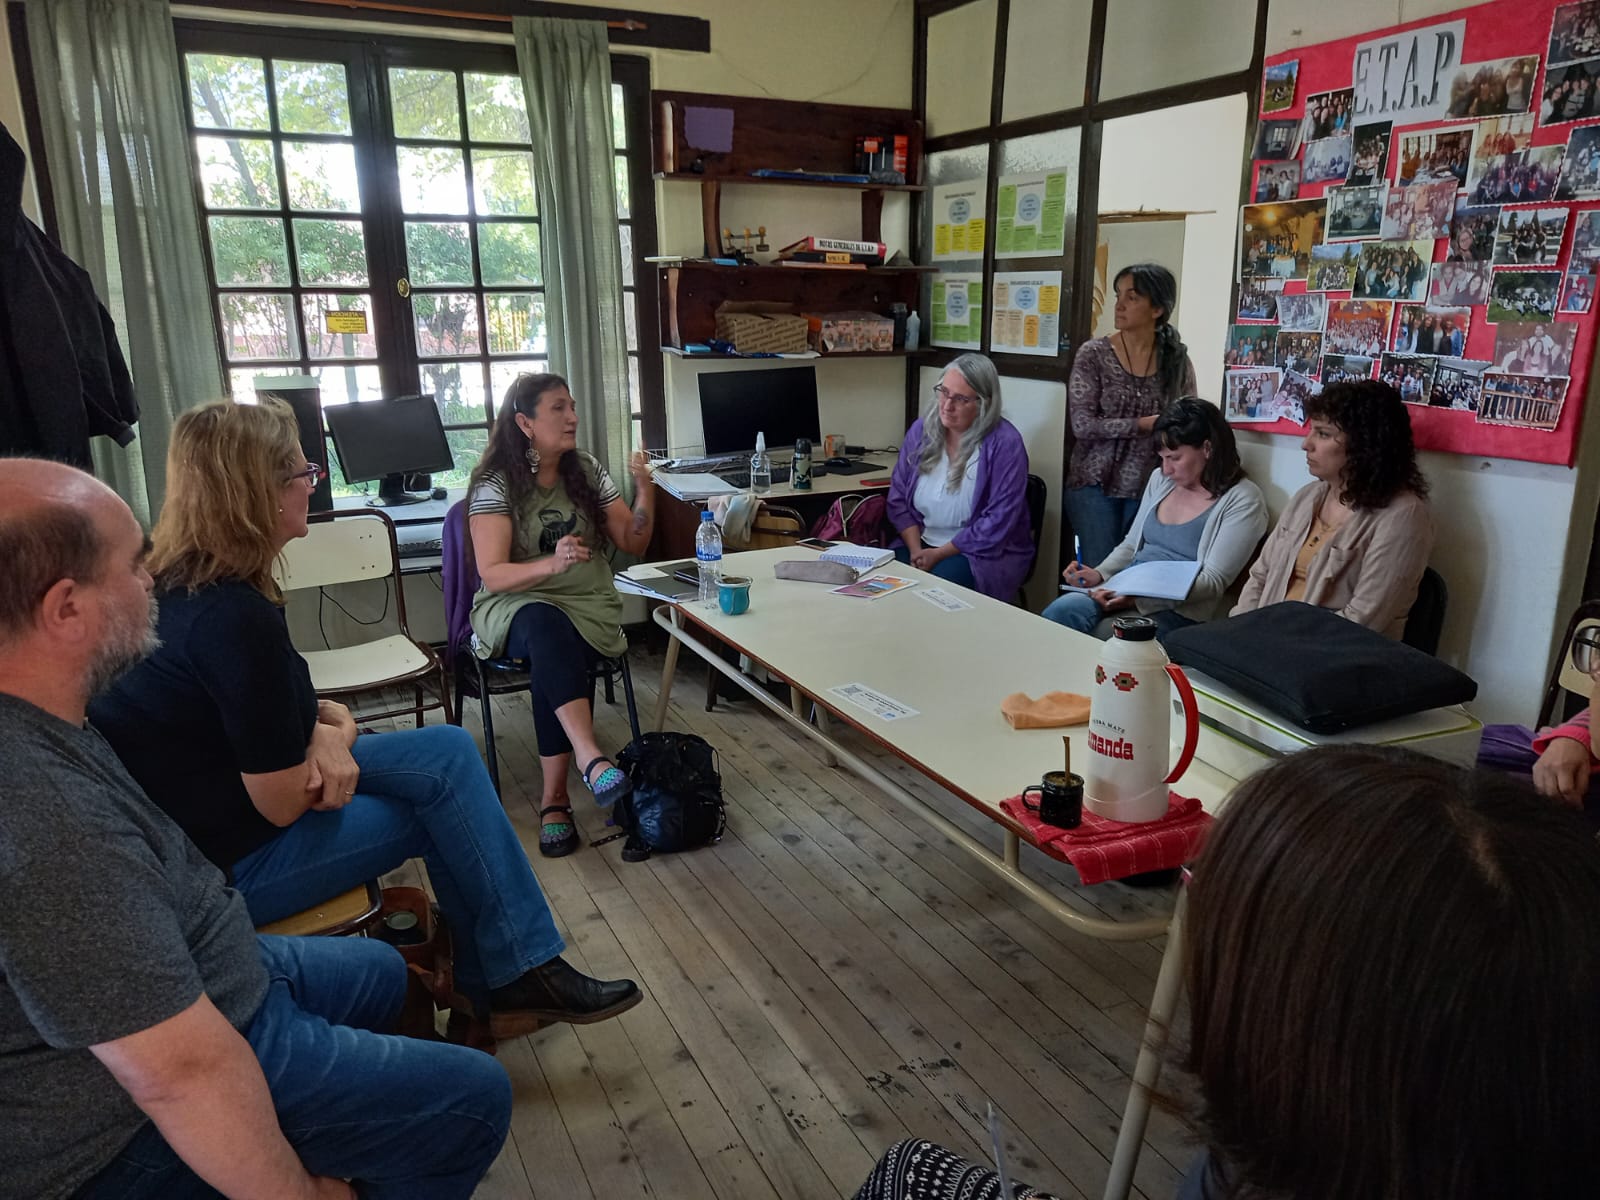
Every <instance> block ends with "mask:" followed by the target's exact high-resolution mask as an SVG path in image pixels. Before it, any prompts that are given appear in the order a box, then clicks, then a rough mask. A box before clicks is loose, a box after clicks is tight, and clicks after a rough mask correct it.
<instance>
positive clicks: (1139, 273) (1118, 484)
mask: <svg viewBox="0 0 1600 1200" xmlns="http://www.w3.org/2000/svg"><path fill="white" fill-rule="evenodd" d="M1114 286H1115V288H1116V293H1117V301H1116V323H1117V330H1116V332H1115V333H1113V334H1112V335H1111V336H1110V337H1105V338H1095V339H1094V340H1093V341H1091V342H1088V343H1086V344H1085V345H1084V346H1083V348H1082V349H1081V350H1079V351H1078V357H1077V360H1076V361H1075V362H1074V363H1073V364H1072V378H1071V380H1070V381H1069V382H1068V384H1067V412H1068V418H1069V419H1070V420H1071V422H1072V436H1073V437H1074V438H1075V439H1076V444H1075V445H1074V446H1073V448H1072V461H1071V463H1070V465H1069V466H1068V468H1067V519H1068V520H1070V521H1071V522H1072V529H1073V532H1074V533H1076V534H1077V536H1078V540H1079V544H1080V553H1081V556H1082V560H1083V563H1084V564H1085V565H1087V566H1095V565H1097V564H1099V563H1100V562H1102V561H1104V560H1105V559H1106V558H1107V557H1108V556H1109V555H1110V553H1111V552H1112V551H1113V550H1115V549H1116V548H1117V546H1118V545H1119V544H1120V543H1121V541H1122V539H1123V538H1124V537H1125V536H1126V535H1127V532H1128V529H1129V528H1130V527H1131V526H1132V524H1133V518H1134V514H1135V513H1137V512H1138V511H1139V498H1140V496H1141V495H1143V493H1144V486H1145V482H1146V481H1147V480H1148V479H1149V478H1150V472H1151V471H1153V470H1154V469H1155V467H1156V442H1155V438H1154V436H1153V435H1152V431H1153V430H1154V429H1155V424H1156V417H1158V416H1159V415H1160V414H1161V412H1162V410H1163V409H1164V408H1165V407H1166V406H1167V405H1168V404H1170V403H1171V402H1172V401H1174V400H1176V399H1178V398H1179V397H1180V396H1192V395H1193V394H1194V392H1195V378H1194V364H1192V363H1191V362H1190V361H1189V352H1188V350H1187V349H1186V348H1185V347H1184V344H1183V339H1182V338H1180V337H1179V336H1178V331H1177V329H1175V328H1174V327H1173V325H1172V323H1171V320H1170V318H1171V316H1172V309H1173V307H1174V306H1175V305H1176V304H1177V302H1178V281H1177V280H1176V279H1174V278H1173V277H1172V272H1171V271H1169V270H1167V269H1166V268H1165V267H1163V266H1159V265H1157V264H1155V263H1140V264H1138V265H1137V266H1131V267H1124V268H1123V269H1122V270H1121V271H1120V272H1118V274H1117V277H1116V280H1115V281H1114Z"/></svg>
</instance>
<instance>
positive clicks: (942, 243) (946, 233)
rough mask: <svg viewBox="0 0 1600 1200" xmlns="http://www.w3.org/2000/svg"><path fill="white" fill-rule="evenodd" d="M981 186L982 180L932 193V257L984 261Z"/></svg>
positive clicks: (937, 188)
mask: <svg viewBox="0 0 1600 1200" xmlns="http://www.w3.org/2000/svg"><path fill="white" fill-rule="evenodd" d="M983 189H984V184H983V181H982V180H981V179H977V180H972V181H971V182H968V183H952V184H947V185H946V186H944V187H936V188H934V189H933V257H934V260H935V261H939V260H945V261H948V260H950V259H952V258H982V257H983V225H984V220H983V218H984V194H983Z"/></svg>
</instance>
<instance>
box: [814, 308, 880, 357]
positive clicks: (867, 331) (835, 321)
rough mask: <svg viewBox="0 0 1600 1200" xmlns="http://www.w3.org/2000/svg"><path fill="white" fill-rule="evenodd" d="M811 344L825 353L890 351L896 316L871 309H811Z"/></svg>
mask: <svg viewBox="0 0 1600 1200" xmlns="http://www.w3.org/2000/svg"><path fill="white" fill-rule="evenodd" d="M805 316H806V324H807V326H808V327H809V329H810V336H811V348H812V349H813V350H816V351H819V352H820V353H822V354H870V353H880V354H886V353H888V352H889V351H891V350H893V349H894V319H893V318H892V317H882V316H879V315H878V314H877V313H870V312H824V313H807V314H806V315H805Z"/></svg>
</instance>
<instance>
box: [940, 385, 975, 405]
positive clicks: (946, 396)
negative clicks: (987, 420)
mask: <svg viewBox="0 0 1600 1200" xmlns="http://www.w3.org/2000/svg"><path fill="white" fill-rule="evenodd" d="M933 394H934V395H935V396H937V397H938V398H939V399H940V400H948V401H950V403H951V404H976V403H977V402H978V398H977V397H976V396H963V395H962V394H961V393H960V392H952V391H951V390H950V389H949V388H947V387H945V385H944V384H942V383H936V384H934V385H933Z"/></svg>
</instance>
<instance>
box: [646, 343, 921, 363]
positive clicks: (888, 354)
mask: <svg viewBox="0 0 1600 1200" xmlns="http://www.w3.org/2000/svg"><path fill="white" fill-rule="evenodd" d="M661 353H663V354H670V355H672V357H673V358H714V359H716V360H717V361H718V362H728V361H730V360H738V361H741V362H787V363H814V362H823V361H825V360H827V359H830V358H909V357H910V356H911V355H913V354H917V353H919V351H916V350H846V351H843V352H840V353H836V354H817V355H812V356H808V357H804V358H786V357H776V358H774V357H769V356H766V355H751V354H690V353H689V352H688V351H687V350H684V349H683V348H682V347H679V346H663V347H661Z"/></svg>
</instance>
